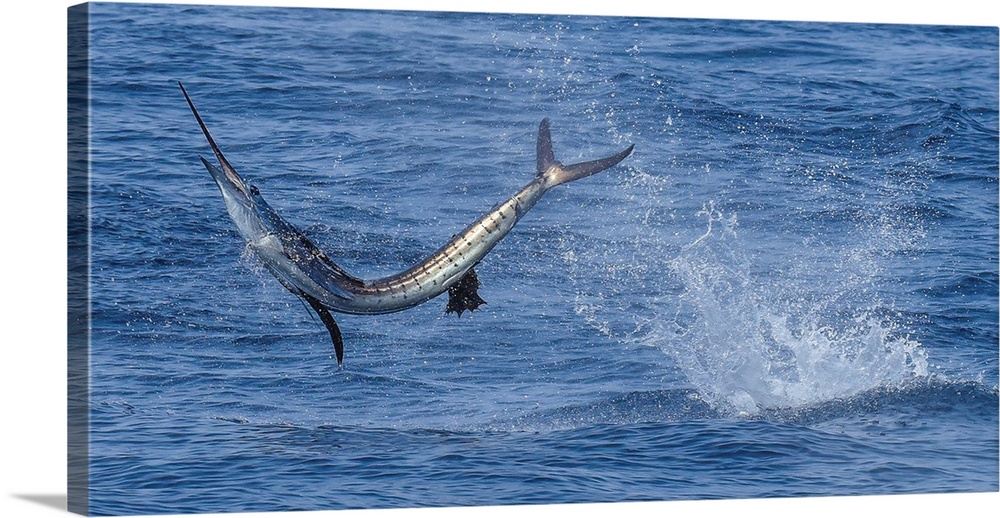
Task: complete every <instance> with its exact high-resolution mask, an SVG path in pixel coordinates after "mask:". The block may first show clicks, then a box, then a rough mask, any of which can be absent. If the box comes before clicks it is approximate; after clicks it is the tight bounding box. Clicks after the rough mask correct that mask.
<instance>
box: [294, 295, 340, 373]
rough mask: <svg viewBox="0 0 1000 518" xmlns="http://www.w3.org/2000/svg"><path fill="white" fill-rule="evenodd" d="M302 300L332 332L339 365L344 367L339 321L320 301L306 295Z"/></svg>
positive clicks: (331, 336)
mask: <svg viewBox="0 0 1000 518" xmlns="http://www.w3.org/2000/svg"><path fill="white" fill-rule="evenodd" d="M302 298H304V299H305V300H306V302H308V303H309V306H310V307H311V308H312V309H313V311H315V312H316V314H317V315H319V319H320V320H321V321H322V322H323V325H324V326H326V330H327V331H329V332H330V339H331V340H333V350H334V352H335V353H337V365H344V337H343V336H342V335H341V334H340V326H338V325H337V321H336V320H334V319H333V315H331V314H330V311H329V310H327V309H326V308H325V307H323V304H321V303H320V301H318V300H316V299H315V298H313V297H311V296H309V295H305V294H303V295H302Z"/></svg>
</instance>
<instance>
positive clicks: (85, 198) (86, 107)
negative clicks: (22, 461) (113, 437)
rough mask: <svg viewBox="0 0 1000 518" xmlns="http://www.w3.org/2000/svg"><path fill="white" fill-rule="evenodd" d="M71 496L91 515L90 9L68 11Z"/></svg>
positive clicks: (70, 502) (74, 507)
mask: <svg viewBox="0 0 1000 518" xmlns="http://www.w3.org/2000/svg"><path fill="white" fill-rule="evenodd" d="M66 25H67V27H66V28H67V33H66V36H67V42H66V44H67V45H66V47H67V48H66V60H67V62H66V101H67V106H66V107H67V113H66V122H67V124H66V143H67V149H66V151H67V160H66V162H67V178H66V180H67V194H66V201H67V207H66V208H67V218H66V231H67V236H66V237H67V260H66V262H67V264H66V267H67V270H66V281H67V282H66V292H67V301H66V306H67V337H66V338H67V366H66V369H67V384H66V385H67V394H66V396H67V397H66V407H67V408H66V410H67V445H66V461H67V481H66V486H67V498H66V508H67V510H68V511H69V512H72V513H77V514H82V515H87V514H88V512H89V505H88V504H89V482H90V476H89V475H90V473H89V467H90V455H89V452H90V447H89V442H90V418H89V406H90V178H89V173H90V59H89V58H90V55H89V54H90V52H89V50H90V9H89V5H88V4H79V5H74V6H71V7H69V8H68V9H67V24H66Z"/></svg>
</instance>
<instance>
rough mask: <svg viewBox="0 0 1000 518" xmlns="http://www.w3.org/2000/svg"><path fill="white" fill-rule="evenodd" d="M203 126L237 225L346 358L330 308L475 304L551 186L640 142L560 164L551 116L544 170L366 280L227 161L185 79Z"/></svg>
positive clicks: (540, 166) (542, 143)
mask: <svg viewBox="0 0 1000 518" xmlns="http://www.w3.org/2000/svg"><path fill="white" fill-rule="evenodd" d="M178 85H179V86H180V87H181V92H182V93H183V94H184V98H185V99H186V100H187V103H188V106H190V107H191V112H192V113H194V117H195V119H197V121H198V125H199V126H201V131H202V132H203V133H204V134H205V138H206V139H207V140H208V144H209V146H211V147H212V151H213V152H214V153H215V158H216V159H217V160H218V162H219V164H218V166H216V165H214V164H212V163H211V162H209V161H208V160H206V159H205V158H204V157H199V158H201V161H202V163H203V164H204V165H205V168H206V169H208V172H209V173H211V175H212V178H213V179H214V180H215V183H216V184H217V185H218V186H219V190H220V191H221V192H222V198H223V200H225V203H226V209H227V210H228V212H229V215H230V217H232V219H233V222H234V223H235V224H236V228H237V229H238V230H239V233H240V234H241V235H242V236H243V238H244V239H246V240H247V243H249V246H250V248H251V249H252V250H253V251H254V253H255V254H256V256H257V257H258V258H259V259H260V261H261V262H262V263H263V264H264V266H265V267H266V268H267V269H268V270H269V271H270V272H271V273H272V274H274V276H275V277H276V278H277V279H278V282H280V283H281V284H282V286H284V287H285V288H287V289H288V291H290V292H292V293H294V294H295V295H297V296H299V297H301V298H302V299H303V300H305V302H306V303H307V304H308V305H309V307H311V308H312V309H313V311H315V312H316V314H317V315H319V318H320V320H321V321H322V322H323V325H325V326H326V329H327V331H329V332H330V338H331V339H332V340H333V347H334V350H335V352H336V354H337V363H338V364H340V365H343V361H344V339H343V337H342V336H341V333H340V328H339V327H338V326H337V321H336V320H334V318H333V315H331V314H330V312H331V311H334V312H338V313H347V314H354V315H378V314H383V313H392V312H395V311H402V310H404V309H408V308H411V307H413V306H416V305H417V304H420V303H422V302H426V301H428V300H430V299H432V298H434V297H436V296H438V295H440V294H442V293H444V292H446V291H447V292H448V306H447V308H446V311H447V312H448V313H458V314H459V315H460V316H461V314H462V312H463V311H466V310H468V311H474V310H476V309H477V308H478V307H479V306H480V305H482V304H485V301H484V300H483V299H482V298H480V297H479V293H478V289H479V279H478V278H477V277H476V272H475V270H474V269H473V267H475V266H476V264H478V263H479V261H480V260H482V259H483V257H484V256H485V255H486V254H487V253H489V251H490V250H492V249H493V247H494V246H496V244H497V243H499V242H500V240H501V239H503V237H504V236H506V235H507V233H508V232H510V230H511V229H512V228H513V227H514V225H515V224H516V223H517V222H518V220H520V219H521V217H522V216H524V214H525V213H527V212H528V210H530V209H531V208H532V207H534V206H535V203H536V202H538V200H539V199H540V198H541V197H542V195H543V194H545V192H546V191H548V190H549V189H551V188H553V187H555V186H557V185H560V184H563V183H567V182H572V181H573V180H578V179H580V178H584V177H587V176H590V175H592V174H595V173H599V172H601V171H603V170H605V169H608V168H610V167H612V166H614V165H615V164H617V163H619V162H621V161H622V160H624V159H625V157H627V156H629V154H631V153H632V149H633V147H634V146H629V147H628V148H626V149H625V150H623V151H621V152H619V153H617V154H614V155H611V156H608V157H605V158H601V159H598V160H593V161H589V162H582V163H578V164H573V165H563V164H561V163H559V162H558V161H557V160H556V158H555V155H554V154H553V152H552V140H551V137H550V134H549V122H548V120H547V119H545V120H542V122H541V125H540V126H539V128H538V142H537V149H536V152H537V172H538V174H537V176H536V177H535V179H534V180H532V181H531V183H529V184H528V185H526V186H525V187H524V188H523V189H521V190H520V192H518V193H517V194H515V195H514V196H513V197H512V198H510V199H509V200H507V201H505V202H503V203H502V204H500V205H499V206H497V207H496V208H495V209H493V210H491V211H490V212H488V213H486V214H485V215H483V216H482V217H481V218H479V219H478V220H476V221H474V222H473V223H472V224H471V225H469V226H468V227H466V228H465V230H463V231H461V232H459V233H458V234H457V235H455V237H453V238H452V239H451V241H449V242H448V243H446V244H445V245H444V246H442V247H441V248H440V249H439V250H438V251H436V252H434V253H433V254H431V255H430V257H428V258H427V259H425V260H423V261H421V262H420V263H417V264H416V265H414V266H413V267H411V268H410V269H408V270H406V271H404V272H402V273H397V274H394V275H390V276H388V277H383V278H380V279H371V280H369V279H359V278H357V277H354V276H353V275H351V274H349V273H347V272H346V271H344V269H343V268H341V267H340V266H337V264H336V263H334V262H333V261H332V260H331V259H330V258H329V257H328V256H327V255H326V254H325V253H323V251H322V250H320V249H319V248H317V247H316V245H314V244H313V243H312V241H310V240H309V239H308V238H307V237H306V236H305V235H303V234H302V232H300V231H299V230H298V229H296V228H295V227H293V226H292V225H291V224H289V223H288V222H287V221H285V220H284V219H283V218H282V217H281V216H279V215H278V213H277V212H275V211H274V209H273V208H271V206H270V205H268V204H267V202H266V201H264V198H263V196H261V194H260V191H259V190H258V189H257V187H255V186H254V185H252V184H250V183H249V182H247V180H246V179H245V178H243V177H242V176H240V174H239V173H237V172H236V169H235V168H233V166H232V164H231V163H230V162H229V161H228V160H226V157H225V156H224V155H223V154H222V151H221V150H220V149H219V146H218V145H217V144H216V143H215V140H214V139H213V138H212V135H211V134H210V133H209V132H208V127H206V126H205V122H204V121H203V120H202V118H201V115H199V114H198V110H197V109H195V107H194V103H193V102H192V101H191V97H190V96H188V93H187V90H185V89H184V85H183V84H180V83H178Z"/></svg>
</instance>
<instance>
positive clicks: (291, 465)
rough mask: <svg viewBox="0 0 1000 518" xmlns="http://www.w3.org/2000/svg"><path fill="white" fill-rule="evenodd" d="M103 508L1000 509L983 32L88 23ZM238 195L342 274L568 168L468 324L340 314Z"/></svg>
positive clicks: (775, 26) (994, 217)
mask: <svg viewBox="0 0 1000 518" xmlns="http://www.w3.org/2000/svg"><path fill="white" fill-rule="evenodd" d="M90 16H91V33H90V43H91V54H90V57H91V73H92V83H91V96H92V103H93V104H92V112H91V116H92V119H91V120H92V124H93V125H92V144H93V147H92V150H91V160H92V176H91V192H92V199H91V202H92V210H91V231H92V235H91V243H92V263H91V268H92V279H91V280H92V285H91V293H92V297H93V299H92V311H93V320H92V325H93V328H92V329H93V336H92V344H91V347H92V350H91V358H90V365H91V382H90V389H91V394H90V440H91V448H90V452H89V453H90V469H89V476H90V488H91V493H90V502H89V505H90V511H91V512H92V513H94V514H101V515H115V514H148V513H195V512H223V511H288V510H314V509H347V508H390V507H415V506H467V505H495V504H529V503H564V502H615V501H641V500H676V499H705V498H711V499H719V498H757V497H774V496H781V497H790V496H825V495H861V494H904V493H951V492H983V491H997V490H998V318H1000V317H998V260H997V251H998V208H997V205H998V186H997V180H998V168H997V163H998V129H997V128H998V84H1000V81H998V46H997V41H998V38H997V37H998V33H997V29H996V28H973V27H938V26H906V25H866V24H829V23H822V24H819V23H783V22H749V21H720V20H684V19H650V18H592V17H581V16H570V17H567V16H528V15H504V14H448V13H414V12H376V11H344V10H333V9H330V10H316V9H278V8H234V7H206V6H177V5H142V4H102V3H98V4H93V5H92V6H91V15H90ZM177 81H183V82H184V84H185V86H186V87H187V88H188V90H189V92H190V94H191V95H192V97H193V99H194V102H195V103H196V104H197V106H198V108H199V110H200V111H201V114H202V116H203V117H204V118H205V120H206V123H207V124H208V126H209V128H210V129H211V131H212V133H213V135H214V137H215V138H216V140H217V141H218V142H219V144H220V146H221V147H222V149H223V151H224V152H225V153H226V155H227V157H228V158H229V160H230V161H231V162H232V163H233V164H234V166H235V167H236V168H237V169H238V170H239V171H240V172H241V173H242V174H243V175H244V176H246V177H248V178H250V179H251V180H252V181H253V182H254V183H255V184H256V185H257V186H258V187H259V188H260V190H261V192H262V193H263V194H264V196H265V197H266V198H267V199H268V201H269V202H270V203H271V205H273V206H274V207H275V208H276V209H277V210H278V211H279V212H280V213H281V214H282V215H283V216H284V217H285V218H286V219H287V220H289V221H290V222H292V223H293V224H294V225H296V226H298V227H299V228H300V229H301V230H303V231H304V232H305V233H306V234H307V235H308V236H310V238H312V239H313V240H314V241H315V242H316V243H317V244H319V245H320V247H321V248H323V249H324V250H325V251H326V252H327V254H328V255H329V256H331V257H332V258H334V260H336V261H337V262H338V263H339V264H341V265H342V266H343V267H344V268H346V269H347V270H348V271H350V272H352V273H354V274H356V275H359V276H361V277H376V276H382V275H386V274H390V273H393V272H396V271H400V270H402V269H405V268H407V267H409V266H410V265H412V264H413V263H415V262H417V261H419V260H421V259H422V258H424V257H425V256H427V255H428V254H430V253H431V252H433V251H434V250H435V249H437V248H438V247H439V246H440V245H441V244H443V243H444V242H445V241H447V240H448V239H449V238H450V237H451V235H452V234H454V233H455V232H457V231H459V230H461V229H462V228H463V227H464V226H465V225H466V224H468V223H469V222H471V221H473V220H474V219H475V218H477V217H478V216H479V215H481V214H482V213H484V212H485V211H487V210H489V209H490V208H491V207H493V206H494V205H495V204H496V203H499V202H501V201H503V200H505V199H506V198H507V197H509V196H510V195H512V194H513V193H514V192H516V191H517V190H518V189H519V188H520V187H521V186H523V185H524V184H526V183H527V182H529V181H530V180H531V179H532V177H533V176H534V160H535V157H534V150H535V136H536V130H537V126H538V123H539V121H540V120H541V119H542V118H543V117H548V118H550V120H551V121H552V134H553V140H554V143H555V151H556V154H557V156H558V157H559V158H560V159H562V160H563V161H564V162H575V161H579V160H586V159H590V158H595V157H598V156H604V155H606V154H609V153H611V152H614V151H617V150H619V149H621V148H623V147H625V146H626V145H628V144H635V146H636V148H635V152H634V153H633V155H632V156H631V157H629V158H628V159H627V160H626V161H625V162H623V163H622V165H620V166H618V167H616V168H614V169H612V170H609V171H607V172H604V173H601V174H599V175H597V176H594V177H591V178H587V179H584V180H581V181H578V182H574V183H572V184H569V185H565V186H561V187H559V188H557V189H554V190H553V191H551V192H550V193H549V194H547V195H546V197H545V198H544V199H543V200H542V201H541V202H540V203H539V204H538V205H537V206H536V207H535V208H534V209H533V210H532V211H531V212H530V213H529V214H528V215H527V216H526V217H525V218H524V219H523V220H522V221H521V223H520V224H519V225H518V227H517V228H515V230H514V231H513V232H512V233H511V234H510V235H508V236H507V237H506V239H505V240H504V241H503V242H502V243H501V244H500V245H499V246H498V247H497V248H496V249H494V251H493V252H492V253H491V254H490V255H489V256H487V258H486V259H485V260H484V261H483V262H482V263H481V264H480V265H479V266H478V267H477V272H478V274H479V278H480V281H481V284H482V288H481V290H480V295H482V296H483V298H484V299H486V301H487V302H488V304H487V305H486V306H484V307H482V308H481V311H477V312H475V313H473V314H471V315H470V314H468V313H466V314H465V315H463V316H462V317H461V318H456V317H455V316H454V315H445V313H444V307H445V303H446V300H445V299H444V297H441V298H438V299H435V300H432V301H430V302H428V303H426V304H424V305H422V306H419V307H417V308H414V309H412V310H408V311H405V312H401V313H396V314H392V315H385V316H376V317H361V316H340V317H338V321H339V322H340V326H341V329H342V331H343V332H344V339H345V342H346V358H345V363H344V366H343V367H342V368H341V367H338V366H337V362H336V360H335V358H334V356H333V350H332V347H331V344H330V341H329V337H328V335H327V333H326V330H325V329H324V328H323V326H322V325H321V324H320V323H319V322H318V321H317V319H315V318H314V317H311V316H310V314H309V313H308V311H307V310H306V308H305V306H304V305H303V304H302V303H300V302H299V301H298V300H297V299H296V298H295V297H293V296H292V295H291V294H289V293H288V292H287V291H285V290H284V288H282V287H281V286H280V285H279V284H278V282H277V281H276V280H275V279H274V278H273V277H271V276H270V274H269V273H268V272H267V271H265V270H264V269H263V268H262V266H261V265H260V264H259V263H258V261H257V260H256V259H255V258H254V257H253V256H252V255H251V254H250V253H249V252H248V251H247V249H246V245H245V244H244V242H243V241H242V239H241V238H240V237H239V235H238V234H237V233H236V229H235V226H234V225H233V224H232V222H231V221H230V220H229V218H228V215H227V214H226V212H225V208H224V206H223V203H222V199H221V197H220V195H219V192H218V190H217V188H216V187H215V185H214V184H213V183H212V180H211V179H210V177H209V175H208V174H207V172H206V171H205V169H204V168H203V167H202V165H201V163H200V162H199V160H198V155H204V156H206V157H209V156H211V150H210V149H209V147H208V145H207V143H206V142H205V140H204V138H203V136H202V135H201V133H200V131H199V130H198V127H197V124H196V123H195V120H194V118H193V117H192V115H191V113H190V112H189V110H188V108H187V106H186V104H185V102H184V98H183V96H182V95H181V92H180V90H179V89H178V87H177Z"/></svg>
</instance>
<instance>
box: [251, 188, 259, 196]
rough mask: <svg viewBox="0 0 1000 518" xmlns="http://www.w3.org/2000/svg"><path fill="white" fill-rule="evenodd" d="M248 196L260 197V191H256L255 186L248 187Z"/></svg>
mask: <svg viewBox="0 0 1000 518" xmlns="http://www.w3.org/2000/svg"><path fill="white" fill-rule="evenodd" d="M250 195H251V196H260V189H258V188H257V186H256V185H251V186H250Z"/></svg>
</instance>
